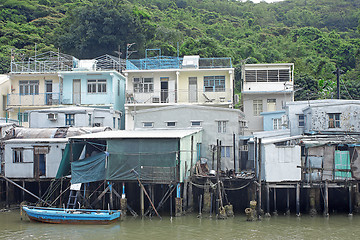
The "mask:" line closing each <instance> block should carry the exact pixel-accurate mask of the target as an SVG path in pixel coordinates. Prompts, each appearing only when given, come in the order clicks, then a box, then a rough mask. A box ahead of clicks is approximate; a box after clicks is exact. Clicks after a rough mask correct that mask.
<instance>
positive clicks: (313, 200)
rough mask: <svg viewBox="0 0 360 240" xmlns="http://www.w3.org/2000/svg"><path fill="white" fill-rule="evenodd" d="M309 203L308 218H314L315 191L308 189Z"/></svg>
mask: <svg viewBox="0 0 360 240" xmlns="http://www.w3.org/2000/svg"><path fill="white" fill-rule="evenodd" d="M309 201H310V202H309V203H310V216H315V215H316V214H317V211H316V189H315V188H310V193H309Z"/></svg>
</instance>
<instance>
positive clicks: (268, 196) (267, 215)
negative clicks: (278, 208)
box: [265, 183, 271, 217]
mask: <svg viewBox="0 0 360 240" xmlns="http://www.w3.org/2000/svg"><path fill="white" fill-rule="evenodd" d="M270 216H271V215H270V187H269V184H268V183H267V184H266V213H265V217H270Z"/></svg>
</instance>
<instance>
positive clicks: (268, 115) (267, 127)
mask: <svg viewBox="0 0 360 240" xmlns="http://www.w3.org/2000/svg"><path fill="white" fill-rule="evenodd" d="M284 114H285V110H281V111H274V112H262V113H260V115H261V116H263V124H264V131H273V130H274V124H273V119H274V118H281V117H282V116H283V115H284ZM283 128H284V127H281V129H283Z"/></svg>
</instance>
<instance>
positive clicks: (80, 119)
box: [29, 107, 121, 129]
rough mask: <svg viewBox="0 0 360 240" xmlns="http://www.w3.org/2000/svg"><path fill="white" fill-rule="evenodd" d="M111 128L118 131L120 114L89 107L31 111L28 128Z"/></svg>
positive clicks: (111, 110) (110, 110)
mask: <svg viewBox="0 0 360 240" xmlns="http://www.w3.org/2000/svg"><path fill="white" fill-rule="evenodd" d="M66 126H72V127H111V128H112V129H120V127H121V112H119V111H115V110H113V109H103V108H90V107H64V108H50V109H39V110H32V111H30V112H29V127H30V128H51V127H66Z"/></svg>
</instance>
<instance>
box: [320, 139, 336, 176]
mask: <svg viewBox="0 0 360 240" xmlns="http://www.w3.org/2000/svg"><path fill="white" fill-rule="evenodd" d="M334 152H335V146H324V158H323V168H324V171H323V176H322V179H323V180H333V172H334V170H333V169H334Z"/></svg>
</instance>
